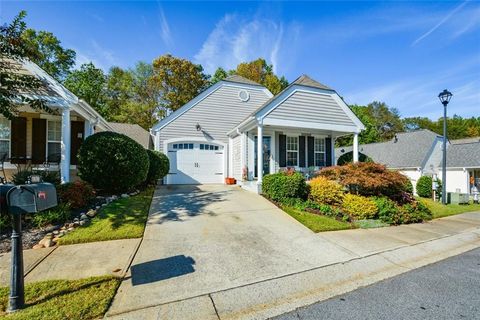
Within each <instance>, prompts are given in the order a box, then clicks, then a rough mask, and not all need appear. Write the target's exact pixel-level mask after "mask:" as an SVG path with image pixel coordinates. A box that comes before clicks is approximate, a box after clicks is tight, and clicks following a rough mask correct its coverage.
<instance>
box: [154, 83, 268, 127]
mask: <svg viewBox="0 0 480 320" xmlns="http://www.w3.org/2000/svg"><path fill="white" fill-rule="evenodd" d="M222 85H237V86H240V87H250V88H252V87H254V88H252V89H255V90H262V91H264V92H265V94H266V95H267V96H269V97H270V96H273V95H272V93H271V92H270V91H269V90H268V89H267V88H265V87H264V86H262V85H260V84H258V83H256V82H254V81H251V80H248V79H246V78H243V77H241V76H237V75H233V76H230V77H227V78H225V79H223V80H220V81H218V82H217V83H215V84H213V85H211V86H210V87H208V88H207V89H205V90H204V91H202V92H201V93H199V94H198V95H197V96H196V97H194V98H193V99H192V100H190V101H189V102H187V103H186V104H184V105H183V106H181V107H180V108H179V109H177V110H175V111H174V112H172V113H171V114H169V115H168V116H167V117H166V118H163V119H162V120H160V121H159V122H157V123H156V124H155V125H154V126H153V127H152V130H153V131H159V130H161V129H162V128H163V127H165V126H166V125H168V124H169V123H170V122H172V121H173V120H175V119H177V118H178V117H180V116H181V115H182V114H184V113H185V112H187V111H188V110H190V109H191V108H193V107H194V106H195V105H197V104H198V103H199V102H201V101H202V100H203V99H205V98H206V97H208V96H209V95H210V94H212V93H213V92H215V91H216V90H217V89H219V88H220V87H221V86H222Z"/></svg>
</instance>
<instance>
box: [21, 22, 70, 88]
mask: <svg viewBox="0 0 480 320" xmlns="http://www.w3.org/2000/svg"><path fill="white" fill-rule="evenodd" d="M22 39H23V41H24V42H25V45H26V46H28V48H29V52H30V54H29V56H28V57H29V58H30V60H32V61H33V62H35V63H36V64H37V65H38V66H39V67H40V68H42V69H43V70H45V71H46V72H47V73H48V74H49V75H51V76H52V77H54V78H55V79H56V80H59V81H61V80H63V79H65V77H66V76H67V75H68V73H69V72H70V70H71V69H72V67H73V66H74V65H75V56H76V53H75V51H73V50H72V49H65V48H63V47H62V45H61V42H60V40H58V38H57V37H56V36H55V35H54V34H53V33H51V32H47V31H36V30H33V29H26V30H24V31H23V32H22Z"/></svg>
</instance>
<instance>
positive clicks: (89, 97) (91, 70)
mask: <svg viewBox="0 0 480 320" xmlns="http://www.w3.org/2000/svg"><path fill="white" fill-rule="evenodd" d="M106 81H107V80H106V77H105V74H104V73H103V71H102V69H99V68H97V67H95V65H94V64H93V63H91V62H90V63H85V64H82V65H81V66H80V69H78V70H74V71H72V72H71V73H70V74H69V75H68V76H67V78H66V79H65V81H64V85H65V86H66V87H67V89H68V90H70V91H72V92H73V93H74V94H75V95H76V96H78V97H79V98H81V99H83V100H85V101H86V102H87V103H88V104H89V105H91V106H92V107H93V108H94V109H95V110H97V112H98V113H100V114H101V115H102V116H104V117H107V118H108V115H109V114H108V112H109V110H108V109H107V107H106V91H105V90H106Z"/></svg>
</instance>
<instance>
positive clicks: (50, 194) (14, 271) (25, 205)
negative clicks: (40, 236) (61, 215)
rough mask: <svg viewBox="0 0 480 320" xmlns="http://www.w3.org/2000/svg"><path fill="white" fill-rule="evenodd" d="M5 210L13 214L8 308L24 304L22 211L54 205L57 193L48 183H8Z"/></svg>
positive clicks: (19, 306) (34, 211) (18, 307)
mask: <svg viewBox="0 0 480 320" xmlns="http://www.w3.org/2000/svg"><path fill="white" fill-rule="evenodd" d="M7 188H8V191H7V192H6V196H5V198H6V202H7V210H8V212H9V213H10V214H11V215H12V227H13V230H12V267H11V277H10V297H9V304H8V312H15V311H17V310H19V309H22V308H23V307H24V305H25V290H24V279H23V250H22V214H25V213H37V212H40V211H43V210H47V209H49V208H52V207H55V206H56V205H57V193H56V190H55V186H54V185H53V184H51V183H37V184H29V185H21V186H10V187H7Z"/></svg>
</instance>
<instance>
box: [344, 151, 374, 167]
mask: <svg viewBox="0 0 480 320" xmlns="http://www.w3.org/2000/svg"><path fill="white" fill-rule="evenodd" d="M358 161H359V162H373V160H372V159H371V158H369V157H368V156H366V155H365V154H363V153H361V152H359V153H358ZM352 162H353V151H350V152H347V153H344V154H342V155H341V156H340V157H339V158H338V160H337V165H339V166H343V165H344V164H347V163H352Z"/></svg>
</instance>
